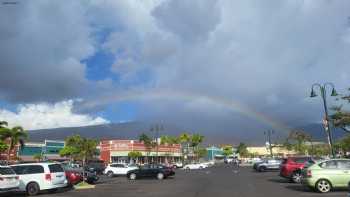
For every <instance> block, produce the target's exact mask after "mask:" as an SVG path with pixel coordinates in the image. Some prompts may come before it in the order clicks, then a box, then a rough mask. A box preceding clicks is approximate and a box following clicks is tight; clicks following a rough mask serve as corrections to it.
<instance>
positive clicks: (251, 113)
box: [82, 89, 291, 132]
mask: <svg viewBox="0 0 350 197" xmlns="http://www.w3.org/2000/svg"><path fill="white" fill-rule="evenodd" d="M156 99H164V100H184V101H193V100H204V101H207V102H208V104H210V103H212V104H216V105H220V106H223V107H225V108H228V109H230V110H232V111H234V112H239V113H240V114H243V115H245V116H247V117H250V118H252V119H254V120H257V121H259V122H261V123H263V124H266V125H269V126H271V128H273V129H276V130H280V131H287V132H288V131H290V130H291V127H289V126H287V125H285V124H283V123H281V122H279V121H276V120H274V119H272V118H270V117H269V116H267V115H266V114H263V113H261V112H258V111H256V110H254V109H252V108H251V107H248V106H247V105H244V104H243V103H240V102H238V101H236V100H233V99H227V98H223V97H216V96H209V95H203V94H196V93H193V92H184V91H176V90H164V89H162V90H160V89H157V90H153V91H150V90H147V91H146V90H144V91H140V90H137V91H128V92H127V93H124V94H121V95H110V96H104V97H102V98H99V99H98V100H93V101H87V102H85V103H83V106H82V107H83V108H94V107H97V106H101V105H106V104H110V103H115V102H122V101H132V100H156Z"/></svg>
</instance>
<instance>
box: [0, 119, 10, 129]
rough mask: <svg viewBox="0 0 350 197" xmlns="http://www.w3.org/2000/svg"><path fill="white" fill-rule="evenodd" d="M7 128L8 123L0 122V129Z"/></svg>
mask: <svg viewBox="0 0 350 197" xmlns="http://www.w3.org/2000/svg"><path fill="white" fill-rule="evenodd" d="M7 126H8V123H7V122H6V121H0V129H2V128H6V127H7Z"/></svg>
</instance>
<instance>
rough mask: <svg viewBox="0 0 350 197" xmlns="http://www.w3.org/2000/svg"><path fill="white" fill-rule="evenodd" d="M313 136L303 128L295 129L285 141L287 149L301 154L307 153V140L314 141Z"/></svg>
mask: <svg viewBox="0 0 350 197" xmlns="http://www.w3.org/2000/svg"><path fill="white" fill-rule="evenodd" d="M311 139H312V137H311V136H310V135H309V134H307V133H305V132H304V131H301V130H293V131H290V132H289V135H288V137H287V139H286V142H285V143H284V146H285V147H286V149H287V150H294V151H296V152H297V153H299V154H305V153H306V152H307V151H308V146H307V144H306V142H312V141H311Z"/></svg>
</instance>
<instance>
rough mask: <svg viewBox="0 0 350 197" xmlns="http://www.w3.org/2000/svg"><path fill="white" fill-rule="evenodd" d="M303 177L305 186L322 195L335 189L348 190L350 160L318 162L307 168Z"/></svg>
mask: <svg viewBox="0 0 350 197" xmlns="http://www.w3.org/2000/svg"><path fill="white" fill-rule="evenodd" d="M303 175H304V176H303V179H302V182H303V184H304V185H306V186H308V187H310V188H312V189H315V190H317V191H318V192H321V193H327V192H329V191H331V190H332V189H333V188H346V187H348V184H349V182H350V160H349V159H331V160H326V161H320V162H316V163H315V164H312V165H310V166H307V167H305V169H304V170H303Z"/></svg>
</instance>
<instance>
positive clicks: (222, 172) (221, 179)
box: [16, 165, 348, 197]
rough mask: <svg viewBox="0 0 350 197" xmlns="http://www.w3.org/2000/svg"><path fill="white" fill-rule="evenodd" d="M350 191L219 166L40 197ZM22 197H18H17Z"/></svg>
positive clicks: (238, 196)
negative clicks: (312, 187)
mask: <svg viewBox="0 0 350 197" xmlns="http://www.w3.org/2000/svg"><path fill="white" fill-rule="evenodd" d="M347 195H348V192H347V191H346V190H339V191H333V192H331V193H328V194H320V193H316V192H314V191H311V190H310V189H308V188H305V187H304V186H302V185H300V184H293V183H289V181H288V180H285V179H283V178H281V177H279V176H278V172H264V173H258V172H254V171H253V170H252V168H251V167H241V168H239V169H238V170H237V169H235V168H233V167H231V166H228V165H219V166H214V167H211V168H207V169H204V170H193V171H190V172H185V171H183V170H181V169H178V170H176V175H175V177H174V178H168V179H165V180H161V181H159V180H155V179H146V180H135V181H130V180H127V179H126V178H125V177H115V178H108V177H102V178H101V180H100V181H99V183H98V184H97V185H96V188H95V189H87V190H68V191H67V190H63V191H62V190H61V191H59V192H57V193H50V194H48V193H46V194H41V195H40V197H90V196H91V197H92V196H97V197H98V196H99V197H104V196H108V197H112V196H118V197H226V196H227V197H295V196H322V197H328V196H337V197H341V196H344V197H346V196H347ZM16 196H18V195H16Z"/></svg>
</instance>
